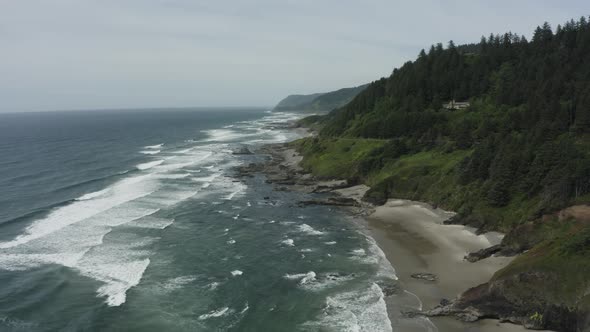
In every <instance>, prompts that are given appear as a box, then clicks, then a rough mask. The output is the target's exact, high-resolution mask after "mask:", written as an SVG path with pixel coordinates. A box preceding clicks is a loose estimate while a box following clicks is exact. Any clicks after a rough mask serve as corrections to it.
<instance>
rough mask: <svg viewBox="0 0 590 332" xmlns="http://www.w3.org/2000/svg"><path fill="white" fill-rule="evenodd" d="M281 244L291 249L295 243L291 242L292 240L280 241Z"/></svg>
mask: <svg viewBox="0 0 590 332" xmlns="http://www.w3.org/2000/svg"><path fill="white" fill-rule="evenodd" d="M281 243H282V244H284V245H286V246H289V247H293V246H295V243H294V242H293V239H286V240H283V241H281Z"/></svg>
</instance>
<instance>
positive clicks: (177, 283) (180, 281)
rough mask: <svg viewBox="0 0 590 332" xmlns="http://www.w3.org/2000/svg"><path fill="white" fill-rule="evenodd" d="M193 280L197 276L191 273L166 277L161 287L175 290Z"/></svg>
mask: <svg viewBox="0 0 590 332" xmlns="http://www.w3.org/2000/svg"><path fill="white" fill-rule="evenodd" d="M195 280H197V277H196V276H193V275H188V276H180V277H176V278H172V279H168V280H167V281H166V282H165V283H164V284H163V285H162V287H163V288H164V289H166V290H177V289H181V288H183V287H184V286H185V285H188V284H190V283H191V282H193V281H195Z"/></svg>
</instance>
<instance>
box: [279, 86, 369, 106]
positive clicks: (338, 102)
mask: <svg viewBox="0 0 590 332" xmlns="http://www.w3.org/2000/svg"><path fill="white" fill-rule="evenodd" d="M366 86H367V85H361V86H358V87H354V88H344V89H340V90H336V91H331V92H327V93H315V94H310V95H290V96H288V97H287V98H285V99H283V100H281V101H280V102H279V103H278V104H277V106H275V108H274V109H273V111H278V112H280V111H303V112H327V111H331V110H333V109H336V108H339V107H342V106H345V105H346V104H348V103H349V102H350V101H351V100H352V99H353V98H354V97H356V95H357V94H359V93H360V92H361V91H362V90H363V89H364V88H365V87H366Z"/></svg>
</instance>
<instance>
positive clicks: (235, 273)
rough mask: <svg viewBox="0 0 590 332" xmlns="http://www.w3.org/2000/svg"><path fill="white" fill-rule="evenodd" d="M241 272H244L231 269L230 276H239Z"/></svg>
mask: <svg viewBox="0 0 590 332" xmlns="http://www.w3.org/2000/svg"><path fill="white" fill-rule="evenodd" d="M242 274H244V272H242V271H240V270H233V271H231V275H232V277H237V276H241V275H242Z"/></svg>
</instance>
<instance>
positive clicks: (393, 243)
mask: <svg viewBox="0 0 590 332" xmlns="http://www.w3.org/2000/svg"><path fill="white" fill-rule="evenodd" d="M450 216H452V213H449V212H446V211H443V210H440V209H432V208H431V207H430V206H429V205H427V204H424V203H419V202H412V201H406V200H389V201H388V202H387V203H386V204H385V205H383V206H379V207H376V208H375V211H374V212H373V213H372V214H371V215H370V216H369V217H368V218H367V223H368V225H367V226H368V228H369V232H370V235H371V236H372V237H373V238H374V239H375V241H377V243H378V245H379V247H381V249H382V250H383V252H384V253H385V255H386V257H387V259H388V260H389V261H390V262H391V264H392V265H393V266H394V268H395V270H396V274H397V276H398V278H399V281H400V283H401V286H402V287H403V288H404V289H405V290H407V291H409V292H411V293H413V294H415V295H416V296H417V297H418V298H419V299H420V302H421V305H422V308H423V309H424V310H428V309H430V308H433V307H434V306H436V305H437V304H439V303H440V301H441V300H442V299H449V300H450V299H454V298H455V297H456V296H457V295H458V294H460V293H461V292H463V291H465V290H467V289H468V288H470V287H473V286H477V285H479V284H482V283H484V282H486V281H488V280H489V279H490V278H491V277H492V275H493V274H494V273H495V272H496V271H497V270H499V269H501V268H502V267H504V266H506V265H507V264H508V263H509V262H510V261H511V260H512V259H513V258H508V257H490V258H486V259H483V260H481V261H478V262H476V263H470V262H467V261H466V260H464V259H463V257H464V256H465V255H467V254H468V253H469V252H472V251H476V250H479V249H483V248H486V247H489V246H491V245H494V244H497V243H499V242H500V241H501V238H502V235H501V234H499V233H487V234H483V235H476V234H475V233H474V232H473V230H471V229H469V228H467V227H465V226H461V225H443V224H442V222H443V221H444V220H445V219H447V218H449V217H450ZM414 273H432V274H435V275H436V276H437V278H438V279H437V280H436V281H426V280H422V279H415V278H412V277H411V275H412V274H414ZM415 301H417V299H415ZM392 302H393V299H392V300H391V301H388V303H387V304H388V307H389V308H390V309H392V310H391V312H390V316H391V320H392V324H393V325H394V331H395V330H398V331H404V332H405V331H427V330H428V329H427V324H424V325H422V326H408V325H406V324H407V322H405V321H404V319H402V318H400V317H395V316H394V315H395V314H394V312H395V311H396V310H393V309H394V308H395V306H396V305H399V304H396V303H392ZM430 320H431V321H432V322H433V323H434V325H436V327H437V329H438V331H440V332H455V331H459V332H460V331H469V332H480V331H481V332H488V331H489V332H491V331H509V332H512V331H527V330H526V329H525V328H524V327H522V326H519V325H514V324H508V323H500V322H499V321H497V320H491V319H486V320H481V321H478V322H475V323H463V322H460V321H457V320H455V319H453V318H449V317H435V318H431V319H430ZM434 331H436V330H434Z"/></svg>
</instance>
